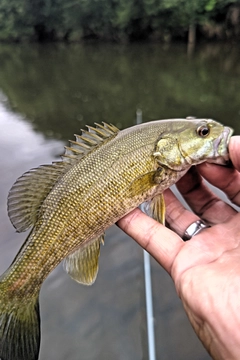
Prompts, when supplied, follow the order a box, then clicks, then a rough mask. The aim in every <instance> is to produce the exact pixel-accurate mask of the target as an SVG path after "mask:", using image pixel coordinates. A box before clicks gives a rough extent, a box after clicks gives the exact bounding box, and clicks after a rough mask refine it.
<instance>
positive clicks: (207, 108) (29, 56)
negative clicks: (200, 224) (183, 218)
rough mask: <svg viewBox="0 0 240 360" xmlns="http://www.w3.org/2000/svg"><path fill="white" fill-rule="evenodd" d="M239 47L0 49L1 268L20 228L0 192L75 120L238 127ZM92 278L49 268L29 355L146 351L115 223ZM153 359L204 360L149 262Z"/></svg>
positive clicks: (133, 355)
mask: <svg viewBox="0 0 240 360" xmlns="http://www.w3.org/2000/svg"><path fill="white" fill-rule="evenodd" d="M239 76H240V51H239V48H237V47H234V46H231V45H230V44H226V45H222V44H221V45H213V44H211V45H205V46H201V47H199V48H197V49H196V51H195V53H194V54H192V56H188V55H187V49H186V47H185V46H184V45H171V46H166V45H164V46H162V45H159V44H151V45H147V44H141V45H140V44H135V45H128V46H127V45H124V46H120V45H104V44H100V45H99V44H88V45H79V44H73V45H61V44H54V45H34V44H31V45H20V44H15V45H1V46H0V91H1V92H0V129H1V131H0V166H1V177H0V229H1V239H0V249H1V250H0V271H1V272H3V271H4V270H5V269H6V267H7V266H8V265H9V264H10V263H11V261H12V259H13V257H14V256H15V254H16V252H17V250H18V249H19V247H20V246H21V244H22V242H23V241H24V239H25V237H26V234H16V233H15V231H14V229H13V228H12V226H11V224H10V222H9V220H8V217H7V205H6V201H7V194H8V191H9V189H10V187H11V185H12V184H13V182H14V181H15V180H16V178H17V177H18V176H20V175H21V174H22V173H23V172H25V171H27V170H28V169H30V168H32V167H36V166H38V165H40V164H45V163H51V161H54V160H56V159H58V158H59V155H60V154H61V153H63V146H64V145H66V143H67V140H68V139H74V137H73V134H74V133H78V132H79V131H80V129H81V128H83V127H84V125H85V124H89V125H92V124H93V123H94V122H101V121H106V122H112V123H114V124H115V125H117V126H119V127H120V128H124V127H127V126H130V125H133V124H135V122H136V110H137V109H141V110H142V112H143V121H148V120H152V119H160V118H170V117H186V116H188V115H194V116H197V117H212V118H215V119H217V120H218V121H220V122H222V123H224V124H226V125H230V126H232V127H233V128H234V129H235V133H237V134H239V133H240V95H239V94H240V82H239ZM105 240H106V241H105V246H104V247H102V251H101V258H100V271H99V275H98V278H97V281H96V283H95V284H94V285H93V286H91V287H84V286H81V285H78V284H77V283H75V282H74V281H73V280H71V279H70V278H69V277H68V276H67V274H65V273H64V271H63V269H62V266H61V265H60V266H59V267H58V268H57V269H55V270H54V271H53V272H52V274H50V276H49V277H48V279H47V280H46V282H45V283H44V285H43V288H42V291H41V296H40V306H41V319H42V342H41V352H40V360H56V359H57V360H65V359H68V360H95V359H98V360H138V359H143V360H145V359H148V348H147V329H146V310H145V295H144V291H145V290H144V277H143V253H142V250H141V249H140V247H139V246H138V245H137V244H135V242H134V241H132V240H131V239H130V238H129V237H127V236H126V235H124V234H123V233H122V232H121V231H120V230H119V229H117V228H116V226H113V227H112V228H111V229H109V230H108V232H107V235H106V239H105ZM151 265H152V277H153V278H152V281H153V304H154V325H155V331H156V333H155V334H156V353H157V359H159V360H162V359H163V360H172V359H177V360H188V359H189V360H192V359H196V360H198V359H199V360H200V359H201V360H207V359H209V356H208V355H207V353H206V351H205V350H204V348H203V347H202V345H201V344H200V342H199V341H198V339H197V337H196V336H195V334H194V332H193V330H192V328H191V326H190V325H189V322H188V320H187V318H186V315H185V313H184V311H183V309H182V306H181V302H180V300H179V299H178V297H177V295H176V293H175V290H174V286H173V284H172V280H171V279H170V277H169V276H168V275H167V274H166V273H165V272H164V271H163V270H162V269H161V268H160V266H159V265H158V264H157V263H156V262H155V261H154V260H151Z"/></svg>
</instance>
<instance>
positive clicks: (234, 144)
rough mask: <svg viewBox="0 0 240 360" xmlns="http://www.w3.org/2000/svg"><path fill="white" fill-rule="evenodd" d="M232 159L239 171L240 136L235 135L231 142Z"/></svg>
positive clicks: (230, 152)
mask: <svg viewBox="0 0 240 360" xmlns="http://www.w3.org/2000/svg"><path fill="white" fill-rule="evenodd" d="M229 154H230V159H231V161H232V163H233V165H234V167H235V169H237V170H238V171H240V136H233V137H231V139H230V142H229Z"/></svg>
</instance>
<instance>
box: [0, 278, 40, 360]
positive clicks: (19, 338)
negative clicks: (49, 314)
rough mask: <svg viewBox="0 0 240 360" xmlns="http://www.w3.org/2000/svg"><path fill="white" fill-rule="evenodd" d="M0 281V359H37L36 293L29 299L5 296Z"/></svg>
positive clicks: (37, 316) (38, 318)
mask: <svg viewBox="0 0 240 360" xmlns="http://www.w3.org/2000/svg"><path fill="white" fill-rule="evenodd" d="M1 285H3V283H0V359H1V360H37V359H38V353H39V346H40V316H39V303H38V295H37V296H36V297H35V298H33V299H31V300H27V299H24V298H23V299H22V300H19V299H15V298H11V299H9V300H8V301H4V298H6V296H5V294H4V291H3V292H2V291H1V290H2V286H1Z"/></svg>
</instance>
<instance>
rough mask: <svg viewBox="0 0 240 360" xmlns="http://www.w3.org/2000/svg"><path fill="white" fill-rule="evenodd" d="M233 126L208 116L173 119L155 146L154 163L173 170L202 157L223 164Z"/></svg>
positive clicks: (194, 163)
mask: <svg viewBox="0 0 240 360" xmlns="http://www.w3.org/2000/svg"><path fill="white" fill-rule="evenodd" d="M232 133H233V130H232V129H231V128H230V127H227V126H223V125H222V124H220V123H218V122H217V121H214V120H211V119H192V118H191V119H189V120H182V121H180V120H179V121H177V120H176V121H173V122H172V124H171V126H170V127H169V131H168V130H165V131H164V132H163V133H162V134H161V136H160V138H159V140H158V142H157V144H156V148H155V152H154V157H155V158H156V160H157V163H158V164H159V165H160V164H162V165H165V166H167V167H168V168H171V169H173V170H176V171H182V170H185V169H187V168H189V167H190V166H191V165H197V164H200V163H202V162H204V161H207V162H212V163H216V164H220V165H226V164H227V162H228V160H229V153H228V144H229V140H230V137H231V135H232Z"/></svg>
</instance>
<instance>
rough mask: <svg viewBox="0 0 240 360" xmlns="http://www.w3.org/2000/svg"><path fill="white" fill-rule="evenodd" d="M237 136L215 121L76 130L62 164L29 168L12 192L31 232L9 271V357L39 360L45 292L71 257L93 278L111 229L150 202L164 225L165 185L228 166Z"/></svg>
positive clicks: (4, 319)
mask: <svg viewBox="0 0 240 360" xmlns="http://www.w3.org/2000/svg"><path fill="white" fill-rule="evenodd" d="M231 135H232V129H230V128H229V127H224V126H223V125H221V124H219V123H218V122H215V121H213V120H209V119H192V118H191V119H172V120H157V121H152V122H148V123H144V124H141V125H136V126H133V127H131V128H128V129H125V130H122V131H119V130H118V129H117V128H116V127H115V126H114V125H108V124H105V123H103V125H100V124H96V127H90V126H89V127H88V131H82V134H81V135H80V136H79V135H76V141H71V142H70V144H71V145H70V147H66V152H65V154H64V156H63V161H61V162H54V163H53V164H51V165H43V166H40V167H39V168H36V169H32V170H30V171H29V172H27V173H25V174H23V176H21V177H20V178H19V179H18V180H17V181H16V183H15V184H14V185H13V187H12V189H11V190H10V192H9V197H8V213H9V217H10V220H11V222H12V224H13V225H14V227H15V228H16V229H17V231H19V232H21V231H25V230H27V229H28V228H30V227H32V230H31V231H30V234H29V235H28V237H27V239H26V241H25V243H24V244H23V246H22V248H21V249H20V251H19V252H18V254H17V255H16V257H15V259H14V261H13V263H12V264H11V266H10V267H9V268H8V269H7V270H6V272H5V273H4V274H3V275H2V276H1V277H0V358H1V359H2V360H37V359H38V353H39V346H40V316H39V304H38V297H39V291H40V288H41V285H42V283H43V281H44V279H45V278H46V277H47V276H48V274H49V273H50V272H51V271H52V270H53V269H54V268H55V267H56V266H57V265H58V264H59V263H60V262H61V261H62V260H64V267H65V270H66V271H67V272H68V273H69V275H70V276H71V277H72V278H73V279H74V280H76V281H77V282H79V283H83V284H86V285H90V284H92V283H93V282H94V281H95V278H96V276H97V271H98V258H99V253H100V244H101V242H102V241H103V237H104V232H105V230H106V229H107V228H108V227H109V226H111V225H112V224H114V223H115V222H116V221H118V220H119V219H120V218H121V217H122V216H124V215H125V214H127V213H128V212H130V211H131V210H133V209H134V208H136V207H137V206H138V205H140V204H141V203H142V202H144V201H148V202H149V204H150V206H149V212H150V214H151V215H152V216H153V217H154V218H155V219H156V220H158V221H160V222H162V223H164V213H165V207H164V199H163V196H162V193H163V191H164V190H165V189H167V188H168V187H170V186H171V185H173V184H174V183H176V182H177V181H178V180H179V179H180V178H181V177H182V176H183V175H184V174H185V173H186V172H187V171H188V169H189V168H190V167H191V166H192V165H196V164H199V163H202V162H204V161H209V162H214V163H217V164H222V165H224V164H225V163H226V161H227V160H228V149H227V146H228V142H229V139H230V136H231Z"/></svg>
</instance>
